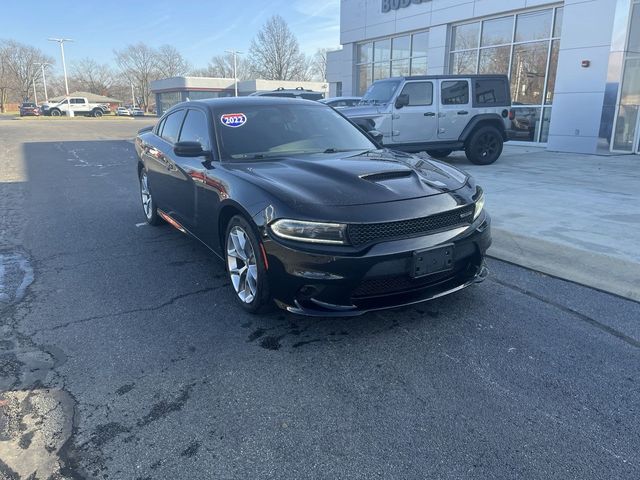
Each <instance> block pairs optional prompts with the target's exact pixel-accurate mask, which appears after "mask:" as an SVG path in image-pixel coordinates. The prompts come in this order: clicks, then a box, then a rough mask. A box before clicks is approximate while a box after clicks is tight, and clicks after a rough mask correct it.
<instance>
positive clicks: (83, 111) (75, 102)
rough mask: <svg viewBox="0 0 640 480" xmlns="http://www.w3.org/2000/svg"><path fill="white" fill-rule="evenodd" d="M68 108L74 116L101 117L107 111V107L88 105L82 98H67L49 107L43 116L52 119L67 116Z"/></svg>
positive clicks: (95, 104)
mask: <svg viewBox="0 0 640 480" xmlns="http://www.w3.org/2000/svg"><path fill="white" fill-rule="evenodd" d="M69 108H71V111H72V112H73V114H74V115H84V116H91V117H101V116H102V115H104V114H105V113H108V111H109V107H107V106H105V105H103V104H100V103H89V100H87V99H86V98H84V97H69V98H68V99H67V98H65V99H64V100H62V101H61V102H59V103H56V104H51V105H49V108H48V109H46V110H45V114H46V115H51V116H52V117H59V116H60V115H68V113H69Z"/></svg>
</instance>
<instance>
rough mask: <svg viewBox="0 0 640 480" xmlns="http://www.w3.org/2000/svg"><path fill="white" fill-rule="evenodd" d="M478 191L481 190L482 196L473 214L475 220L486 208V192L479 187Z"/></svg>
mask: <svg viewBox="0 0 640 480" xmlns="http://www.w3.org/2000/svg"><path fill="white" fill-rule="evenodd" d="M478 190H480V196H479V197H478V199H477V200H476V211H475V212H474V214H473V219H474V220H475V219H476V218H478V216H479V215H480V213H482V209H483V208H484V192H483V191H482V189H480V188H479V187H478Z"/></svg>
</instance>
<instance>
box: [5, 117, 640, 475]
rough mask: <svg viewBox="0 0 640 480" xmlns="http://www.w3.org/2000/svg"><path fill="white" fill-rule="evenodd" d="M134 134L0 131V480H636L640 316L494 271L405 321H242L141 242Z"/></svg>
mask: <svg viewBox="0 0 640 480" xmlns="http://www.w3.org/2000/svg"><path fill="white" fill-rule="evenodd" d="M147 122H149V120H148V119H144V120H140V121H138V120H130V119H123V120H121V121H120V120H111V121H108V122H102V121H100V119H85V120H76V121H73V122H72V121H57V122H49V121H28V120H26V121H3V122H1V123H0V211H2V216H1V218H0V331H1V332H2V335H1V337H0V392H1V393H0V478H7V479H13V478H53V479H62V478H68V479H81V478H102V479H166V478H171V479H182V478H184V479H202V478H216V479H235V478H242V479H244V478H255V479H258V478H277V479H284V478H287V479H289V478H290V479H302V478H322V479H324V478H362V479H373V478H381V479H390V478H393V479H396V478H397V479H405V478H406V479H417V478H443V479H444V478H451V479H465V478H497V479H502V478H505V479H506V478H509V479H512V478H522V479H535V478H540V479H552V478H554V479H555V478H557V479H586V478H602V479H614V478H619V479H631V478H639V477H640V393H639V392H640V361H639V359H640V356H639V352H640V304H638V303H634V302H631V301H628V300H623V299H620V298H618V297H615V296H612V295H609V294H605V293H602V292H599V291H595V290H591V289H589V288H586V287H582V286H578V285H575V284H572V283H569V282H565V281H562V280H558V279H556V278H552V277H548V276H545V275H542V274H540V273H536V272H533V271H530V270H526V269H523V268H520V267H517V266H514V265H511V264H507V263H503V262H500V261H497V260H490V268H491V276H490V278H489V279H488V280H487V281H486V282H484V283H483V284H480V285H477V286H474V287H472V288H469V289H467V290H465V291H462V292H459V293H457V294H455V295H452V296H450V297H447V298H442V299H438V300H435V301H432V302H430V303H426V304H421V305H418V306H414V307H411V308H405V309H400V310H392V311H386V312H383V313H375V314H369V315H366V316H363V317H359V318H354V319H315V318H304V317H297V316H292V315H289V314H286V313H284V312H280V311H274V312H273V313H271V314H267V315H262V316H251V315H249V314H245V313H244V312H243V311H242V310H240V309H239V308H238V307H236V305H235V304H234V298H233V296H232V294H231V292H230V290H229V288H228V285H227V280H226V276H225V272H224V270H223V266H222V264H221V263H219V262H218V260H216V259H215V258H213V256H212V255H211V254H209V253H208V252H207V251H206V250H205V248H204V247H202V246H201V245H200V244H199V243H198V242H197V241H195V240H192V239H190V238H188V237H186V236H184V235H183V234H181V233H179V232H178V231H176V230H173V229H172V228H171V227H169V226H166V225H165V226H162V227H158V228H154V227H149V226H146V225H142V222H143V221H144V218H143V213H142V209H141V207H140V205H139V198H138V185H137V178H136V163H135V152H134V149H133V144H132V143H131V139H132V138H133V136H134V135H135V132H136V130H137V129H138V128H140V127H141V126H143V125H145V124H147ZM487 168H491V167H487ZM486 193H487V195H488V196H489V197H490V195H491V192H490V191H487V192H486ZM34 472H37V475H36V476H34V477H29V475H31V474H33V473H34Z"/></svg>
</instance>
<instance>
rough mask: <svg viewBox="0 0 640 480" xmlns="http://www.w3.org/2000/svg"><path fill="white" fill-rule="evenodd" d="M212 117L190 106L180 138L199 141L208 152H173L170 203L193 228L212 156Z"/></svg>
mask: <svg viewBox="0 0 640 480" xmlns="http://www.w3.org/2000/svg"><path fill="white" fill-rule="evenodd" d="M209 132H210V127H209V121H208V119H207V115H206V113H205V111H204V110H201V109H200V108H191V107H190V108H188V109H187V114H186V116H185V118H184V121H183V123H182V129H181V130H180V135H179V137H178V141H180V142H198V143H200V145H202V149H203V151H204V152H207V153H206V154H205V155H201V156H199V157H180V156H178V155H176V154H175V153H174V152H172V155H171V156H170V161H171V162H172V168H171V169H170V174H169V177H168V178H169V182H170V190H171V205H172V208H173V211H174V214H175V215H176V220H178V221H179V222H180V223H182V224H183V225H184V226H186V227H187V228H189V230H191V231H194V232H195V231H196V230H197V229H198V215H197V213H198V211H197V202H198V197H199V190H200V186H201V185H203V183H204V179H205V171H206V167H205V165H206V164H208V163H209V161H210V160H211V158H210V153H209V152H211V135H210V133H209Z"/></svg>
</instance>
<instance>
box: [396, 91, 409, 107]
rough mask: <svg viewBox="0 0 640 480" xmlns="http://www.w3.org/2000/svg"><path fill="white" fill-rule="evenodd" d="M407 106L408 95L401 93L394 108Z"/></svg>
mask: <svg viewBox="0 0 640 480" xmlns="http://www.w3.org/2000/svg"><path fill="white" fill-rule="evenodd" d="M407 105H409V94H407V93H403V94H401V95H398V98H396V108H402V107H406V106H407Z"/></svg>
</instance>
